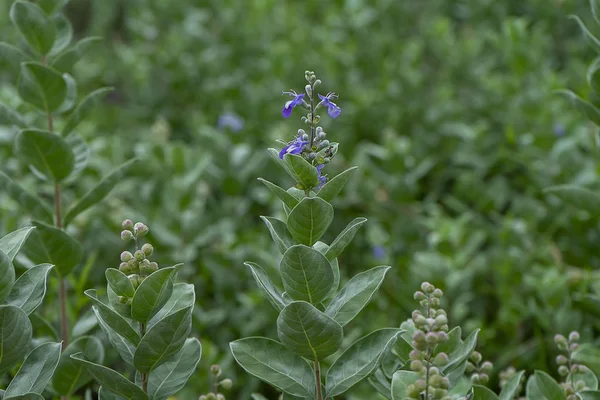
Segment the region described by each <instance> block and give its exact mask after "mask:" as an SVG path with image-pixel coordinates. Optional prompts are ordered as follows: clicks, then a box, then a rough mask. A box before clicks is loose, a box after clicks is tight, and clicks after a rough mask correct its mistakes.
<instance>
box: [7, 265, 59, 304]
mask: <svg viewBox="0 0 600 400" xmlns="http://www.w3.org/2000/svg"><path fill="white" fill-rule="evenodd" d="M53 267H54V266H53V265H52V264H40V265H36V266H35V267H33V268H30V269H28V270H27V271H25V273H24V274H23V275H21V276H20V277H19V279H17V281H16V282H15V284H14V285H13V287H12V290H11V291H10V294H9V295H8V299H6V302H7V303H8V304H10V305H13V306H16V307H19V308H20V309H21V310H23V311H25V313H27V314H31V313H33V312H34V311H35V310H36V309H37V308H38V307H39V305H40V304H42V300H44V296H45V295H46V282H47V280H48V273H49V272H50V270H51V269H52V268H53Z"/></svg>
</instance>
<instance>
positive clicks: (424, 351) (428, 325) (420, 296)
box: [407, 282, 451, 400]
mask: <svg viewBox="0 0 600 400" xmlns="http://www.w3.org/2000/svg"><path fill="white" fill-rule="evenodd" d="M442 295H443V292H442V291H441V290H440V289H437V288H436V287H435V286H433V285H432V284H431V283H428V282H424V283H423V284H422V285H421V290H420V291H417V292H415V295H414V297H415V300H418V301H419V303H420V305H421V306H422V307H423V308H424V313H423V312H421V311H420V310H415V311H413V314H412V320H413V322H414V324H415V328H416V330H415V332H414V333H413V337H412V340H413V341H412V346H413V347H414V350H412V351H411V352H410V359H411V362H410V369H411V370H412V371H413V372H416V373H417V374H419V379H418V380H417V381H416V382H415V383H413V384H410V385H409V386H408V387H407V394H408V396H409V397H410V398H411V399H421V398H422V395H424V396H425V398H426V399H443V400H446V399H451V397H449V396H448V388H449V387H450V382H449V380H448V378H446V377H445V376H442V374H441V372H440V368H441V367H443V366H444V365H446V364H447V363H448V355H447V354H446V353H444V352H439V353H437V354H435V356H434V354H433V352H434V349H435V347H436V346H437V345H438V344H440V343H444V342H446V341H447V340H448V333H447V332H448V317H447V314H446V311H445V310H443V309H441V308H440V298H441V297H442Z"/></svg>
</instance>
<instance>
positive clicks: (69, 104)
mask: <svg viewBox="0 0 600 400" xmlns="http://www.w3.org/2000/svg"><path fill="white" fill-rule="evenodd" d="M62 77H63V79H64V81H65V83H66V85H67V94H66V95H65V100H64V101H63V102H62V104H61V105H60V107H58V108H57V109H56V110H55V111H54V113H55V114H63V113H65V112H67V111H69V110H70V109H72V108H73V106H74V105H75V102H77V82H76V81H75V79H74V78H73V77H72V76H71V75H69V74H62Z"/></svg>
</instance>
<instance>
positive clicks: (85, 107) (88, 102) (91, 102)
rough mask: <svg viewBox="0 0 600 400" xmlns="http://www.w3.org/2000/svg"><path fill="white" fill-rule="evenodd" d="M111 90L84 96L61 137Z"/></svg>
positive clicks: (73, 127)
mask: <svg viewBox="0 0 600 400" xmlns="http://www.w3.org/2000/svg"><path fill="white" fill-rule="evenodd" d="M113 90H114V88H112V87H105V88H101V89H97V90H94V91H93V92H91V93H90V94H88V95H87V96H85V98H84V99H83V100H81V103H79V105H78V106H77V108H75V110H74V111H73V113H72V114H71V116H70V117H69V119H68V120H67V123H66V124H65V127H64V128H63V130H62V131H61V134H62V135H63V136H69V135H70V134H71V133H72V132H73V130H74V129H75V128H76V127H77V126H78V125H79V124H80V123H81V121H83V120H84V119H86V118H87V117H88V116H89V115H90V114H91V112H92V111H93V110H94V108H95V107H96V106H97V105H98V104H99V103H100V101H101V100H102V99H103V98H104V96H105V95H106V94H107V93H109V92H112V91H113ZM128 164H129V163H128ZM113 186H114V185H113Z"/></svg>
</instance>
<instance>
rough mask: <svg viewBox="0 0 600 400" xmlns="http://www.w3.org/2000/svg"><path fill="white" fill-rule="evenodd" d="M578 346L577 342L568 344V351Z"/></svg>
mask: <svg viewBox="0 0 600 400" xmlns="http://www.w3.org/2000/svg"><path fill="white" fill-rule="evenodd" d="M578 348H579V343H571V344H570V345H569V351H575V350H577V349H578Z"/></svg>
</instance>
